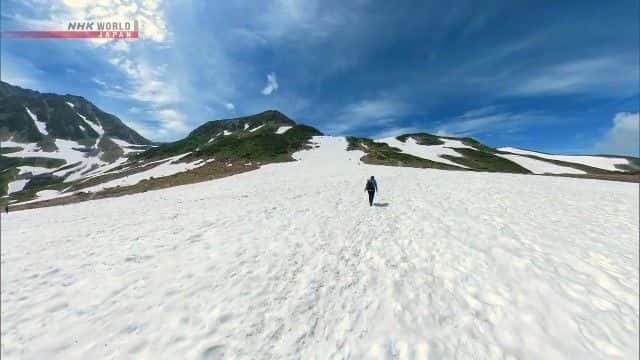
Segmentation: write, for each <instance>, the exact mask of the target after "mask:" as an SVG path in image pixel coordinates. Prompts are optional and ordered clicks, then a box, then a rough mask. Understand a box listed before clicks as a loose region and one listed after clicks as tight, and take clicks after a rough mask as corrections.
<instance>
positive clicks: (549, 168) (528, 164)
mask: <svg viewBox="0 0 640 360" xmlns="http://www.w3.org/2000/svg"><path fill="white" fill-rule="evenodd" d="M495 155H496V156H500V157H502V158H505V159H507V160H511V161H513V162H514V163H516V164H518V165H520V166H522V167H523V168H525V169H527V170H529V171H531V172H532V173H534V174H586V172H584V171H582V170H578V169H575V168H572V167H568V166H560V165H556V164H553V163H550V162H546V161H541V160H537V159H532V158H530V157H526V156H521V155H512V154H495Z"/></svg>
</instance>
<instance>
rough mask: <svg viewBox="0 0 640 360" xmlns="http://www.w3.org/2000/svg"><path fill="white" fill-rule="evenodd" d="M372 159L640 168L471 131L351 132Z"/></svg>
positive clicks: (541, 170) (459, 165) (496, 167)
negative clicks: (482, 137)
mask: <svg viewBox="0 0 640 360" xmlns="http://www.w3.org/2000/svg"><path fill="white" fill-rule="evenodd" d="M348 141H349V149H350V150H362V151H363V152H364V153H365V156H364V157H363V158H362V160H363V161H364V162H366V163H369V164H379V165H392V166H411V167H420V168H435V169H442V170H471V171H489V172H509V173H521V174H553V175H571V176H589V177H598V178H603V179H606V178H612V179H613V178H616V177H617V179H625V178H626V175H629V174H632V175H638V174H640V159H638V158H633V157H625V156H608V155H597V156H596V155H594V156H591V155H589V156H587V155H553V154H545V153H540V152H534V151H528V150H522V149H517V148H512V147H505V148H499V149H494V148H492V147H489V146H487V145H484V144H482V143H481V142H479V141H477V140H475V139H473V138H468V137H463V138H458V137H450V136H436V135H433V134H428V133H414V134H405V135H401V136H397V137H391V138H386V139H380V140H376V141H374V140H372V139H366V138H357V137H349V138H348Z"/></svg>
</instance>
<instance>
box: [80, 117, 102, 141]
mask: <svg viewBox="0 0 640 360" xmlns="http://www.w3.org/2000/svg"><path fill="white" fill-rule="evenodd" d="M76 115H78V116H80V117H81V118H82V120H83V121H84V122H85V123H87V125H89V126H91V128H92V129H93V131H95V132H96V133H98V135H99V136H102V135H104V129H103V128H102V125H100V124H99V123H98V124H94V123H93V122H92V121H90V120H89V119H87V117H86V116H84V115H82V114H80V113H79V112H77V111H76ZM96 144H97V143H96Z"/></svg>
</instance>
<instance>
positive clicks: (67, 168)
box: [0, 81, 152, 194]
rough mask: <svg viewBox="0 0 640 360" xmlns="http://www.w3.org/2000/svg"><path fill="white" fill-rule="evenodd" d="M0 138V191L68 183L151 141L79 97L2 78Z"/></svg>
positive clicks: (0, 84)
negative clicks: (20, 84) (31, 87)
mask: <svg viewBox="0 0 640 360" xmlns="http://www.w3.org/2000/svg"><path fill="white" fill-rule="evenodd" d="M0 141H1V143H2V147H1V149H0V194H6V193H7V192H17V191H21V190H23V189H37V188H40V187H43V185H49V184H60V183H63V182H70V181H74V180H77V179H80V178H82V177H83V176H85V175H87V174H89V173H92V172H95V171H97V170H98V168H100V167H103V166H105V165H109V164H113V163H124V162H125V161H126V160H127V159H128V156H130V155H131V154H133V153H136V152H139V151H142V150H145V149H147V148H148V147H149V146H150V145H151V144H152V143H151V141H149V140H147V139H145V138H144V137H143V136H141V135H140V134H138V133H137V132H136V131H134V130H133V129H131V128H129V127H127V126H126V125H125V124H124V123H123V122H122V121H121V120H120V119H118V117H116V116H114V115H112V114H109V113H106V112H104V111H102V110H101V109H99V108H98V107H97V106H95V105H94V104H92V103H91V102H89V101H87V100H86V99H84V98H83V97H80V96H74V95H57V94H49V93H40V92H37V91H33V90H29V89H23V88H20V87H18V86H13V85H10V84H8V83H6V82H3V81H0ZM8 184H12V186H11V189H9V188H8V186H7V185H8Z"/></svg>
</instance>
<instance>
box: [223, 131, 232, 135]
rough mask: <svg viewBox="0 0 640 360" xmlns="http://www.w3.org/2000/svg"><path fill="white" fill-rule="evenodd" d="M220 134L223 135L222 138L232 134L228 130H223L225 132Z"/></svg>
mask: <svg viewBox="0 0 640 360" xmlns="http://www.w3.org/2000/svg"><path fill="white" fill-rule="evenodd" d="M222 134H223V135H224V136H227V135H231V134H233V132H231V131H229V130H225V131H223V132H222Z"/></svg>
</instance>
